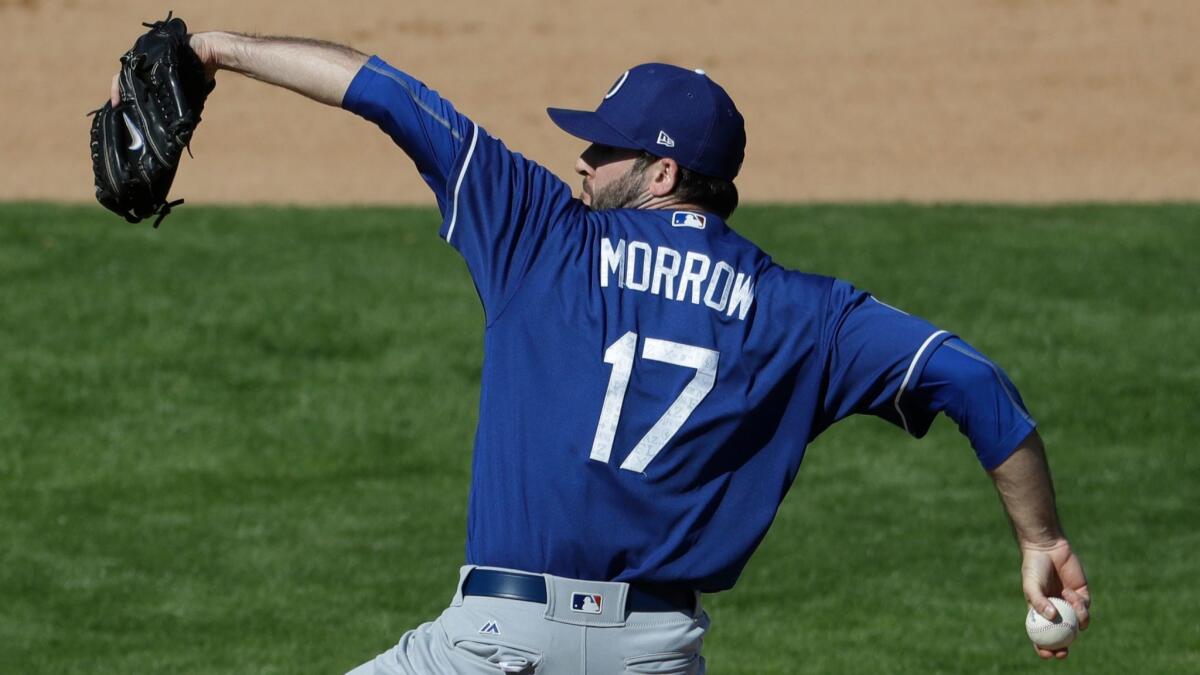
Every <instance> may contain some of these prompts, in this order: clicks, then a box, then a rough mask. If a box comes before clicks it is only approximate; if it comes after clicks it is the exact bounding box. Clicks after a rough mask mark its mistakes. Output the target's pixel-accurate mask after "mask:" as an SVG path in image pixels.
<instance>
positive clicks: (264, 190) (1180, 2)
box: [0, 0, 1200, 204]
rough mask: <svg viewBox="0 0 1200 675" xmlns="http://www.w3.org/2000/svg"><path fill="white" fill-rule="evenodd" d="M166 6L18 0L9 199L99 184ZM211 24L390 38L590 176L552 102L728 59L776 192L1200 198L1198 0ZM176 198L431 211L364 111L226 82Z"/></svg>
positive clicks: (468, 13) (244, 5) (228, 1)
mask: <svg viewBox="0 0 1200 675" xmlns="http://www.w3.org/2000/svg"><path fill="white" fill-rule="evenodd" d="M163 8H164V6H163V5H162V4H161V3H151V2H144V1H142V0H136V1H132V2H123V3H119V9H114V8H113V5H111V4H110V3H98V2H85V1H83V0H0V38H2V40H0V56H2V57H3V59H4V63H5V64H6V66H7V67H6V70H5V75H4V77H3V80H2V81H0V93H2V97H0V101H2V103H0V119H3V121H4V124H2V125H0V149H2V150H3V157H4V160H5V161H4V165H5V167H6V168H5V175H4V176H3V180H2V181H0V199H66V200H72V201H75V200H89V199H91V194H92V177H91V167H90V162H89V160H88V157H87V129H88V120H86V119H85V118H84V113H85V112H86V111H88V110H89V109H92V108H95V107H97V106H98V105H99V104H100V103H102V102H103V100H104V98H105V95H106V91H107V87H108V80H109V78H110V77H111V74H112V73H113V72H114V70H115V67H116V57H117V56H118V55H119V54H120V53H121V52H122V51H123V50H124V49H126V48H127V47H128V45H129V44H130V43H131V42H132V40H133V38H134V36H135V35H136V32H137V30H138V22H139V21H142V20H150V19H153V18H157V17H159V16H160V15H161V14H162V12H163ZM175 9H176V11H177V12H178V13H179V14H180V15H182V16H183V17H184V18H186V19H187V20H188V21H189V23H190V25H191V26H192V27H193V28H194V29H208V28H227V29H234V30H242V31H255V32H264V33H275V34H303V35H312V36H317V37H322V38H326V39H331V40H337V41H342V42H348V43H350V44H353V45H355V46H357V47H358V48H360V49H362V50H364V51H371V52H376V53H379V54H381V55H383V56H384V57H385V58H387V59H388V60H389V61H391V62H392V63H394V64H395V65H397V66H399V67H401V68H404V69H406V70H408V71H410V72H412V73H414V74H415V75H417V76H418V77H420V78H422V79H423V80H425V81H426V82H427V83H429V84H430V85H431V86H433V87H435V88H437V89H439V90H440V91H441V92H442V93H443V94H444V95H446V96H447V97H448V98H450V99H451V100H453V101H454V102H455V103H456V104H457V105H458V107H459V109H460V110H462V111H464V112H466V113H468V114H470V115H471V116H472V117H474V118H475V119H476V120H477V121H479V122H480V123H481V124H483V125H484V126H486V127H487V128H488V129H489V130H490V131H491V132H492V133H493V134H495V135H497V136H500V137H501V138H504V139H505V140H506V141H507V142H508V143H509V145H510V146H511V147H513V148H515V149H518V150H521V151H523V152H524V153H525V154H526V155H528V156H530V157H533V158H534V159H537V160H539V161H541V162H543V163H544V164H546V165H547V166H549V167H550V168H551V169H553V170H554V171H555V172H557V173H558V174H559V175H561V176H563V177H565V178H567V179H568V180H570V182H572V183H575V180H574V179H573V178H572V176H571V165H572V162H573V160H574V157H575V155H576V154H578V152H579V150H580V144H579V143H578V142H576V141H574V140H572V139H570V138H568V137H566V136H565V135H564V134H562V133H561V132H559V131H558V130H557V129H556V128H555V127H554V126H553V125H552V124H551V122H550V121H549V119H547V117H546V115H545V113H544V112H543V109H544V108H545V107H546V106H547V105H562V106H572V107H593V106H594V105H595V104H596V103H597V102H598V100H599V98H600V96H601V95H602V93H603V92H604V91H605V90H606V89H607V88H608V86H609V85H610V84H611V82H612V81H613V80H614V79H615V78H616V76H617V75H619V74H620V73H621V72H622V71H623V70H624V69H625V68H627V67H628V66H630V65H632V64H634V63H637V62H641V61H649V60H664V61H670V62H675V63H679V64H681V65H687V66H694V67H701V68H705V69H706V70H708V71H709V73H710V74H711V75H712V76H713V77H714V78H715V79H716V80H717V81H719V82H721V83H722V84H724V85H725V86H726V88H727V89H728V90H729V91H730V93H731V94H732V95H733V97H734V100H735V101H737V102H738V105H739V107H740V108H741V109H742V112H743V113H744V114H745V116H746V120H747V127H748V133H749V147H748V151H747V158H746V164H745V170H744V172H743V174H742V177H741V178H740V179H739V181H738V183H739V186H740V187H741V190H742V193H743V196H744V198H746V199H750V200H880V199H883V200H891V199H907V200H918V201H925V200H990V201H1058V200H1161V199H1187V200H1194V199H1200V49H1197V48H1196V35H1200V3H1198V2H1196V1H1195V0H1154V1H1150V0H1144V1H1142V2H1133V1H1130V0H1107V1H1103V0H1057V1H1052V0H1043V1H1038V0H974V1H967V0H906V1H904V2H883V1H876V2H868V1H866V0H842V1H839V2H824V1H818V0H805V1H796V2H787V1H782V0H761V1H758V2H754V3H735V2H731V1H728V0H707V1H697V0H693V1H691V2H684V1H682V0H660V1H659V2H656V3H642V2H629V1H625V0H620V1H616V2H610V3H607V4H600V3H595V4H590V5H588V6H587V7H586V8H585V7H579V6H577V4H576V3H566V2H542V1H539V0H505V1H504V2H486V3H485V2H459V1H455V0H444V1H443V2H438V3H393V2H386V1H385V0H362V1H353V0H352V1H351V2H342V3H325V2H312V1H301V2H292V3H266V2H247V1H246V0H239V1H234V0H209V1H207V2H203V3H201V2H176V3H175ZM193 150H194V152H195V154H196V159H195V160H186V161H185V162H184V165H183V167H182V168H181V170H180V174H179V178H178V180H177V182H176V193H177V194H179V195H181V196H184V197H186V198H188V200H189V201H196V202H204V201H209V202H212V201H221V202H297V203H331V202H332V203H350V202H355V203H357V202H371V203H395V202H399V203H420V204H431V203H432V200H431V199H430V198H429V196H428V193H427V191H426V189H425V187H424V185H423V184H422V183H421V182H420V180H419V179H418V178H417V177H416V175H415V172H414V171H412V170H411V168H410V167H411V165H410V163H409V162H408V160H407V159H406V158H405V157H404V156H403V155H402V154H401V153H400V152H399V151H398V149H396V148H395V147H394V146H393V145H392V144H391V143H390V141H388V139H386V138H385V137H383V136H382V135H380V134H379V132H378V131H377V130H376V129H374V128H373V127H370V126H369V125H366V124H364V123H362V122H361V121H360V120H358V119H357V118H354V117H352V116H350V115H347V114H345V113H341V112H339V111H336V110H334V109H331V108H322V107H320V106H317V105H315V104H311V103H306V102H303V101H301V100H300V99H298V98H297V97H296V96H295V95H294V94H291V93H288V92H283V91H275V90H272V89H270V88H268V87H264V86H262V85H260V84H257V83H253V82H249V81H246V80H244V79H243V78H239V77H236V76H232V75H228V74H226V75H224V76H222V77H220V78H219V80H218V87H217V90H216V92H215V93H214V95H213V98H212V99H210V102H209V109H208V110H206V111H205V123H204V125H203V126H202V127H201V129H200V130H199V132H198V133H197V136H196V139H195V142H194V144H193Z"/></svg>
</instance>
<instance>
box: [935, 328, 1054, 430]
mask: <svg viewBox="0 0 1200 675" xmlns="http://www.w3.org/2000/svg"><path fill="white" fill-rule="evenodd" d="M946 346H947V347H949V348H950V349H953V350H954V351H956V352H958V353H959V354H962V355H963V356H965V357H967V358H968V359H971V360H972V361H978V362H979V363H982V364H983V365H985V366H987V367H988V368H991V369H992V374H993V375H995V376H996V381H997V382H999V383H1000V388H1001V389H1003V390H1004V395H1005V396H1007V397H1008V402H1009V403H1011V404H1012V407H1014V408H1016V409H1017V410H1019V411H1021V417H1023V418H1025V421H1026V422H1027V423H1029V424H1031V425H1032V424H1033V423H1034V422H1033V418H1032V417H1030V416H1029V412H1028V411H1026V410H1025V408H1024V407H1023V406H1022V405H1021V404H1020V403H1018V402H1017V398H1016V397H1015V396H1013V393H1012V391H1011V390H1010V389H1009V388H1008V385H1007V384H1005V382H1004V378H1003V377H1000V369H999V368H997V367H996V364H994V363H992V362H991V361H988V360H987V359H985V358H982V357H980V356H976V355H975V354H972V353H971V352H969V351H967V350H966V349H963V348H962V347H959V346H958V345H956V344H954V342H952V341H951V342H947V343H946Z"/></svg>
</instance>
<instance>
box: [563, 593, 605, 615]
mask: <svg viewBox="0 0 1200 675" xmlns="http://www.w3.org/2000/svg"><path fill="white" fill-rule="evenodd" d="M603 604H604V598H603V597H602V596H600V595H598V594H596V593H572V594H571V610H572V611H575V612H583V613H584V614H599V613H600V607H601V605H603Z"/></svg>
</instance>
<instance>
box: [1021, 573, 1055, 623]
mask: <svg viewBox="0 0 1200 675" xmlns="http://www.w3.org/2000/svg"><path fill="white" fill-rule="evenodd" d="M1025 601H1026V602H1028V603H1029V606H1030V607H1032V608H1033V609H1034V611H1036V612H1037V613H1038V614H1041V615H1042V616H1044V617H1046V619H1047V620H1048V621H1053V620H1054V619H1055V618H1057V617H1058V610H1057V609H1055V608H1054V603H1052V602H1050V600H1049V598H1047V597H1046V594H1045V593H1042V589H1041V588H1040V587H1039V586H1038V585H1037V584H1031V583H1028V582H1026V584H1025Z"/></svg>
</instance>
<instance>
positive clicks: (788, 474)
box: [113, 32, 1090, 675]
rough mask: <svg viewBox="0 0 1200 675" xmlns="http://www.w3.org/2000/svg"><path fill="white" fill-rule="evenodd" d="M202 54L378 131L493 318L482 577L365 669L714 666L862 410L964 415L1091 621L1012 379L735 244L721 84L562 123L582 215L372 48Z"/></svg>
mask: <svg viewBox="0 0 1200 675" xmlns="http://www.w3.org/2000/svg"><path fill="white" fill-rule="evenodd" d="M190 45H191V47H192V48H193V49H194V50H195V52H196V54H197V55H198V56H199V58H200V60H201V61H202V62H203V64H204V65H205V67H206V69H207V70H208V71H209V72H217V71H220V70H229V71H234V72H238V73H242V74H244V75H247V76H249V77H252V78H254V79H257V80H261V81H263V82H266V83H269V84H273V85H277V86H281V87H286V88H288V89H291V90H293V91H296V92H299V93H301V94H303V95H305V96H307V97H309V98H311V99H314V100H317V101H320V102H322V103H326V104H328V105H332V106H340V107H342V108H344V109H346V110H348V111H350V112H352V113H354V114H356V115H359V116H361V117H363V118H364V119H366V120H368V121H370V122H372V123H374V124H376V125H378V126H379V128H380V129H382V130H383V131H384V132H385V133H386V134H387V135H388V136H389V137H390V138H391V139H392V141H393V142H394V143H395V144H396V145H397V146H399V147H400V149H401V150H403V151H404V152H405V153H406V154H407V155H408V156H409V157H410V158H411V159H412V161H413V163H414V164H415V166H416V169H417V171H418V172H419V173H420V175H421V177H422V178H423V179H424V180H425V182H426V183H427V184H428V185H429V188H430V190H432V192H433V195H434V197H435V199H436V200H437V204H438V208H439V209H440V210H441V214H442V218H443V219H442V223H441V228H440V230H439V232H438V234H439V235H440V236H441V238H442V239H444V240H445V241H446V243H447V244H449V245H450V246H452V247H454V249H455V250H456V251H458V252H459V253H460V254H461V255H462V257H463V259H464V260H465V262H466V267H467V269H468V271H469V272H470V275H471V278H472V280H473V281H474V284H475V288H476V289H477V291H478V294H479V299H480V301H481V303H482V306H483V312H484V315H485V324H486V327H485V330H484V336H483V340H484V363H483V375H482V391H481V393H480V409H479V426H478V429H477V432H476V436H475V447H474V456H473V465H472V483H471V493H470V508H469V516H468V522H467V536H466V558H465V565H464V566H463V567H462V569H461V570H460V573H459V578H458V582H457V586H456V587H453V589H452V590H453V598H452V600H451V601H450V604H449V607H448V608H447V609H446V610H445V612H444V613H442V615H441V616H440V617H438V618H437V619H436V620H434V621H432V622H430V623H426V624H424V625H422V626H419V627H417V628H415V629H413V630H410V631H408V632H407V633H405V634H404V635H403V636H402V637H401V638H400V641H399V644H397V645H396V646H395V647H393V648H392V649H390V650H388V651H386V652H384V653H383V654H380V655H379V656H377V657H376V658H374V659H373V660H371V661H368V662H367V663H364V664H363V665H361V666H359V667H358V668H355V669H354V670H353V671H352V672H353V673H354V675H371V674H376V675H385V674H387V675H392V674H399V673H405V674H412V675H429V674H431V673H439V674H440V673H501V672H503V673H569V674H579V673H601V674H611V673H702V672H704V671H705V665H704V659H703V657H702V656H701V642H702V639H703V637H704V634H705V632H706V631H707V630H708V627H709V617H708V616H707V614H706V613H705V612H704V610H703V609H702V601H701V598H702V594H705V593H716V592H720V591H723V590H726V589H729V588H731V587H732V586H733V585H734V583H735V582H736V581H737V579H738V575H739V574H740V573H741V571H742V569H743V567H744V566H745V565H746V562H747V560H748V559H749V558H750V555H751V554H752V553H753V552H754V550H755V548H756V547H757V546H758V544H759V542H761V541H762V539H763V536H764V535H765V534H766V532H767V529H768V527H770V525H771V521H772V519H773V518H774V516H775V513H776V510H777V508H778V507H779V504H780V502H781V500H782V499H783V497H784V495H785V494H786V493H787V491H788V488H789V487H790V486H791V484H792V481H793V479H794V478H795V476H796V473H797V471H798V470H799V467H800V462H801V459H802V458H803V457H804V450H805V447H806V446H807V445H808V444H809V443H810V442H812V440H813V439H815V438H816V437H817V436H818V435H819V434H820V433H821V432H822V431H824V430H825V429H826V428H828V427H829V426H830V425H832V424H834V423H835V422H837V421H838V420H841V419H843V418H845V417H847V416H849V415H852V414H856V413H861V414H869V415H876V416H878V417H882V418H883V419H885V420H887V421H889V422H891V423H892V424H894V425H896V426H897V427H899V428H901V429H903V430H905V431H907V432H908V433H909V434H912V435H913V436H917V437H920V436H922V435H924V434H925V432H926V431H927V430H928V428H929V426H930V424H931V423H932V421H933V419H934V417H935V416H936V415H937V413H939V412H943V413H945V414H946V415H947V416H949V417H950V418H951V419H953V420H954V421H955V422H957V424H958V426H959V428H960V429H961V430H962V432H963V434H964V435H965V436H966V437H967V438H968V439H969V441H970V443H971V446H972V447H973V448H974V450H975V452H976V454H977V456H978V459H979V462H980V464H981V465H982V467H983V469H984V470H986V471H987V472H988V473H989V474H990V475H991V477H992V478H993V479H994V481H995V484H996V487H997V488H998V490H999V493H1000V496H1001V498H1002V502H1003V504H1004V508H1005V510H1006V511H1007V514H1008V516H1009V518H1010V520H1011V521H1012V525H1013V530H1014V532H1015V534H1016V538H1017V543H1018V545H1019V547H1020V550H1021V553H1022V558H1023V559H1022V566H1021V577H1022V586H1023V590H1024V593H1025V596H1026V599H1027V601H1028V603H1029V604H1030V606H1031V607H1033V608H1034V609H1035V610H1037V611H1039V612H1041V613H1043V614H1044V615H1046V616H1047V617H1051V616H1052V615H1053V613H1054V611H1055V610H1054V609H1053V606H1052V605H1051V604H1050V603H1049V602H1048V600H1047V597H1048V596H1062V597H1063V598H1065V599H1066V600H1068V601H1069V602H1070V603H1071V604H1072V605H1073V606H1074V608H1075V610H1076V611H1077V612H1078V615H1079V618H1080V623H1081V624H1082V625H1083V626H1085V627H1086V625H1087V621H1088V606H1089V603H1090V596H1089V593H1088V588H1087V581H1086V579H1085V576H1084V571H1083V567H1082V566H1081V564H1080V561H1079V558H1078V557H1077V556H1076V554H1075V553H1074V552H1073V551H1072V549H1071V546H1070V544H1069V543H1068V540H1067V538H1066V536H1065V535H1064V534H1063V530H1062V528H1061V527H1060V524H1059V520H1058V517H1057V514H1056V512H1055V503H1054V493H1053V489H1052V485H1051V480H1050V475H1049V471H1048V468H1047V463H1046V459H1045V455H1044V451H1043V447H1042V442H1041V440H1040V438H1039V436H1038V433H1037V432H1036V431H1035V423H1034V420H1033V418H1032V417H1031V416H1030V414H1029V412H1028V411H1027V410H1026V407H1025V404H1024V403H1023V402H1022V400H1021V397H1020V396H1019V395H1018V393H1017V391H1016V389H1015V388H1014V386H1013V384H1012V383H1011V382H1010V381H1009V379H1008V378H1007V377H1006V376H1005V374H1004V372H1003V371H1002V370H1001V369H1000V368H999V367H997V366H996V365H995V364H994V363H992V362H991V361H990V360H988V358H987V357H986V356H984V355H983V354H980V353H979V352H978V351H977V350H975V349H974V348H972V347H971V345H970V344H968V343H967V342H966V341H965V340H964V339H963V338H961V337H959V336H957V335H955V334H954V333H952V332H949V331H947V330H945V329H941V328H939V327H937V326H933V325H930V324H929V323H928V322H926V321H924V320H922V319H920V318H918V317H915V316H911V315H909V314H906V313H904V312H902V311H900V310H898V309H895V308H893V307H890V306H888V305H886V304H884V303H882V302H880V301H878V300H876V299H875V298H874V297H873V296H872V295H871V294H869V293H867V292H864V291H862V290H859V289H857V288H855V287H854V286H852V285H851V284H849V283H846V282H844V281H840V280H837V279H832V278H828V277H823V276H817V275H814V274H807V273H804V272H799V271H794V270H789V269H785V268H783V267H781V266H779V265H778V264H776V263H775V262H773V261H772V260H771V258H770V257H769V256H768V255H767V254H766V253H764V252H763V251H762V250H760V249H759V248H758V247H757V246H755V245H754V244H753V243H752V242H750V241H748V240H746V239H744V238H743V237H741V236H739V235H738V234H737V233H736V232H735V231H734V230H733V229H731V228H730V226H729V225H728V223H727V221H728V219H729V217H730V215H731V214H732V213H733V212H734V210H735V208H736V207H737V201H738V196H737V190H736V188H735V187H734V183H733V181H734V179H735V177H736V176H737V175H738V172H739V170H740V168H741V164H742V159H743V155H744V148H745V143H746V134H745V131H744V126H743V120H742V116H741V114H740V113H739V112H738V110H737V108H736V107H735V106H734V103H733V101H732V100H731V99H730V97H729V96H728V94H727V93H726V92H725V90H724V89H723V88H722V87H720V86H719V85H718V84H717V83H716V82H715V81H713V80H712V79H711V78H710V77H709V76H708V75H707V74H705V73H704V72H702V71H699V70H689V69H684V68H679V67H676V66H672V65H665V64H661V63H648V64H642V65H639V66H635V67H633V68H630V69H629V70H628V71H626V72H624V73H622V74H620V76H619V77H618V78H617V79H616V81H615V82H614V83H613V84H612V86H611V87H610V88H609V89H608V90H607V91H604V92H599V91H598V92H597V94H602V97H600V99H599V105H598V107H597V108H596V109H595V110H594V111H593V110H587V111H579V110H564V109H558V108H551V109H549V114H550V117H551V118H552V119H553V121H554V122H555V123H556V124H557V125H558V126H559V127H561V128H562V129H563V130H564V131H566V132H567V133H569V134H571V135H573V136H576V137H578V138H580V139H582V140H583V141H584V142H586V143H587V144H588V145H587V148H586V150H584V151H583V153H582V154H581V155H580V157H579V160H578V161H577V162H576V170H577V171H578V173H579V175H580V177H581V178H582V191H581V193H580V194H579V195H578V196H576V195H573V194H572V190H571V188H570V187H569V186H568V185H567V184H566V183H564V182H562V181H561V180H560V179H558V178H557V177H555V176H554V175H553V174H552V173H551V172H550V171H548V170H546V169H545V168H543V167H542V166H539V165H538V164H536V163H535V162H533V161H531V160H529V159H527V158H525V157H523V156H521V155H520V154H517V153H515V152H513V151H511V150H509V149H508V148H507V147H506V146H505V145H504V143H503V142H501V141H500V139H498V138H495V137H494V136H492V135H491V134H489V133H488V132H487V130H486V129H485V128H484V127H482V126H480V125H479V124H478V123H477V122H476V121H475V120H472V119H471V118H469V117H467V116H466V115H464V114H462V113H461V112H459V111H458V110H457V109H456V108H455V107H454V106H453V105H452V104H451V103H450V102H449V101H447V100H446V99H444V98H442V97H441V96H439V95H438V94H437V92H435V91H433V90H432V89H430V88H428V87H427V86H426V85H425V84H423V83H422V82H421V81H419V80H417V79H416V78H414V77H413V76H411V75H409V74H407V73H405V72H403V71H401V70H399V69H397V68H395V67H393V66H392V65H390V64H388V63H387V62H385V61H384V60H382V59H380V58H379V57H376V56H372V57H369V58H368V56H367V55H365V54H362V53H359V52H358V51H356V50H354V49H351V48H348V47H344V46H339V45H334V44H330V43H325V42H320V41H315V40H309V39H298V38H264V37H253V36H246V35H240V34H234V33H221V32H214V33H199V34H193V35H192V36H191V38H190ZM113 96H114V101H113V106H114V107H115V106H116V105H117V104H118V103H119V101H120V92H119V83H118V82H116V81H114V91H113ZM448 581H449V580H448ZM450 590H451V587H450V586H449V583H448V588H447V594H448V595H449V594H450ZM1039 654H1040V656H1042V657H1043V658H1052V657H1059V658H1062V657H1065V656H1066V655H1067V651H1066V649H1061V650H1057V651H1048V650H1039Z"/></svg>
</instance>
